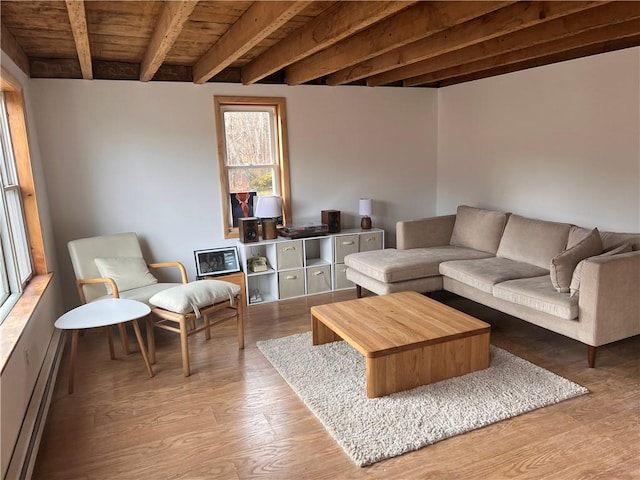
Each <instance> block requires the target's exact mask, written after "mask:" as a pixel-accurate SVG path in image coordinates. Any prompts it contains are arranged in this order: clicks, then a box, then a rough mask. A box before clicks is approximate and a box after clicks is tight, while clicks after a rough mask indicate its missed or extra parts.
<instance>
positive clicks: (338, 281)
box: [333, 263, 355, 290]
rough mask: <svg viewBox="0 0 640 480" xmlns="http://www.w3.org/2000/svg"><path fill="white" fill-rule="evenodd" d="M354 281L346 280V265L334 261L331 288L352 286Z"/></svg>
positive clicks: (337, 288)
mask: <svg viewBox="0 0 640 480" xmlns="http://www.w3.org/2000/svg"><path fill="white" fill-rule="evenodd" d="M353 287H355V285H354V283H353V282H352V281H350V280H347V266H346V265H345V264H344V263H336V266H335V271H334V279H333V288H335V289H336V290H340V289H344V288H353Z"/></svg>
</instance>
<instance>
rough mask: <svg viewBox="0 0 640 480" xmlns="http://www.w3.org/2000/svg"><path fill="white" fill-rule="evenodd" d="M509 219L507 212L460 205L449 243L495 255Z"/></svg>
mask: <svg viewBox="0 0 640 480" xmlns="http://www.w3.org/2000/svg"><path fill="white" fill-rule="evenodd" d="M508 218H509V214H508V213H505V212H496V211H493V210H483V209H481V208H475V207H470V206H468V205H460V206H459V207H458V210H457V213H456V221H455V223H454V225H453V233H452V234H451V240H450V242H449V243H450V244H451V245H454V246H456V247H466V248H473V249H474V250H480V251H483V252H489V253H492V254H493V255H495V254H496V252H497V251H498V246H499V245H500V239H501V238H502V233H503V232H504V227H505V225H506V224H507V219H508Z"/></svg>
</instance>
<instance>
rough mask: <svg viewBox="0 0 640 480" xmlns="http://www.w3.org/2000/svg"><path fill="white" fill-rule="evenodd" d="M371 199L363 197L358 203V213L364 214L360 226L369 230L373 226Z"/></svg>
mask: <svg viewBox="0 0 640 480" xmlns="http://www.w3.org/2000/svg"><path fill="white" fill-rule="evenodd" d="M371 205H372V202H371V199H370V198H361V199H360V202H359V203H358V213H360V215H361V216H362V220H361V221H360V228H362V230H369V229H370V228H371V216H370V215H371Z"/></svg>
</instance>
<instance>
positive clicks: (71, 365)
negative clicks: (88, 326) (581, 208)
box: [68, 330, 78, 394]
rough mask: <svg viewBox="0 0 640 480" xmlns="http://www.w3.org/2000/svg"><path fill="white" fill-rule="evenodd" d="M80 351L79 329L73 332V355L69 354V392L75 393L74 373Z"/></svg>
mask: <svg viewBox="0 0 640 480" xmlns="http://www.w3.org/2000/svg"><path fill="white" fill-rule="evenodd" d="M77 353H78V330H73V331H72V332H71V355H70V356H69V390H68V391H69V394H72V393H73V374H74V372H75V368H76V354H77Z"/></svg>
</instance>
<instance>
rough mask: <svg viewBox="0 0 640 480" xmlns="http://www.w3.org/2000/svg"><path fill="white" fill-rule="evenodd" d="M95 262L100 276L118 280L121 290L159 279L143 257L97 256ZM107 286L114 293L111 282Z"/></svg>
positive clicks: (152, 282) (151, 282)
mask: <svg viewBox="0 0 640 480" xmlns="http://www.w3.org/2000/svg"><path fill="white" fill-rule="evenodd" d="M94 262H95V264H96V267H98V271H99V272H100V276H101V277H103V278H111V279H112V280H113V281H114V282H116V286H117V287H118V291H119V292H120V291H122V292H124V291H127V290H131V289H133V288H138V287H146V286H147V285H153V284H154V283H158V279H157V278H156V277H154V276H153V275H152V274H151V273H150V272H149V269H148V268H147V263H146V262H145V261H144V258H142V257H108V258H95V259H94ZM106 287H107V292H108V293H113V292H112V291H111V286H110V285H109V284H106Z"/></svg>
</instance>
